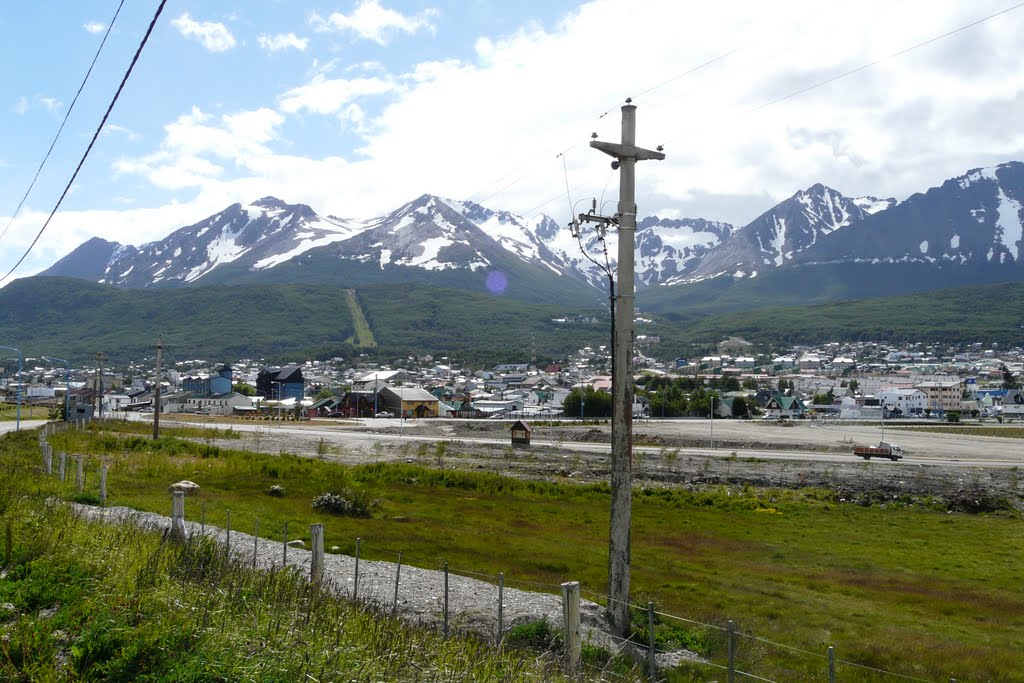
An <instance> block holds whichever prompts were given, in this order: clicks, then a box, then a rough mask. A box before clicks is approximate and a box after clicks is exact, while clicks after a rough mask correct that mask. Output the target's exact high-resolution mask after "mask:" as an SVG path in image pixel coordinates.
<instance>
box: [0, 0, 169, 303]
mask: <svg viewBox="0 0 1024 683" xmlns="http://www.w3.org/2000/svg"><path fill="white" fill-rule="evenodd" d="M166 4H167V0H160V6H159V7H157V8H156V13H155V14H154V15H153V19H152V21H150V22H149V27H148V28H147V29H146V35H144V36H143V37H142V42H141V43H139V48H138V49H137V50H136V51H135V55H134V56H133V57H132V61H131V64H129V65H128V70H127V71H125V73H124V78H122V79H121V84H120V85H118V86H117V92H115V93H114V98H113V99H112V100H110V105H109V106H108V107H107V111H106V113H104V114H103V119H102V120H101V121H100V125H99V126H98V127H97V128H96V132H95V133H93V135H92V140H90V141H89V146H88V147H86V148H85V153H84V154H82V158H81V160H80V161H79V162H78V166H77V167H75V172H74V173H72V174H71V180H69V181H68V184H67V185H66V186H65V187H64V191H63V192H61V193H60V198H59V199H58V200H57V203H56V204H55V205H54V207H53V210H52V211H51V212H50V215H49V216H47V218H46V222H45V223H43V227H41V228H39V232H38V233H36V236H35V239H33V240H32V244H30V245H28V249H26V250H25V253H24V254H22V255H21V258H20V259H18V262H17V263H15V264H14V267H12V268H11V269H10V270H8V271H7V272H6V273H5V274H4V276H3V277H0V283H3V281H4V280H6V279H7V278H9V277H10V276H11V274H12V273H14V271H15V270H17V269H18V266H20V265H21V264H22V263H23V262H24V261H25V259H26V258H28V255H29V254H30V253H31V252H32V249H33V248H34V247H35V246H36V243H37V242H38V241H39V238H40V237H42V236H43V232H45V231H46V228H47V227H48V226H49V225H50V221H51V220H53V216H54V214H56V213H57V209H59V208H60V205H61V203H63V202H64V197H66V196H67V194H68V192H69V191H70V190H71V185H72V184H74V182H75V178H77V177H78V172H79V171H81V170H82V166H83V165H84V164H85V160H86V159H87V158H88V157H89V152H91V151H92V146H93V145H94V144H96V138H98V137H99V136H100V132H102V130H103V126H104V125H106V123H107V118H109V117H110V112H111V111H113V109H114V105H115V104H117V99H118V98H119V97H120V96H121V91H122V90H124V86H125V83H127V82H128V77H129V76H131V75H132V70H133V69H134V68H135V64H136V63H137V62H138V61H139V56H140V55H141V54H142V49H143V48H144V47H146V43H147V42H148V41H149V36H150V35H151V34H152V33H153V28H154V27H155V26H156V22H157V19H159V18H160V14H161V13H162V12H163V11H164V5H166Z"/></svg>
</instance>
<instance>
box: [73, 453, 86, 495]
mask: <svg viewBox="0 0 1024 683" xmlns="http://www.w3.org/2000/svg"><path fill="white" fill-rule="evenodd" d="M84 488H85V477H84V476H83V472H82V456H80V455H76V456H75V491H77V492H78V493H81V492H82V490H83V489H84Z"/></svg>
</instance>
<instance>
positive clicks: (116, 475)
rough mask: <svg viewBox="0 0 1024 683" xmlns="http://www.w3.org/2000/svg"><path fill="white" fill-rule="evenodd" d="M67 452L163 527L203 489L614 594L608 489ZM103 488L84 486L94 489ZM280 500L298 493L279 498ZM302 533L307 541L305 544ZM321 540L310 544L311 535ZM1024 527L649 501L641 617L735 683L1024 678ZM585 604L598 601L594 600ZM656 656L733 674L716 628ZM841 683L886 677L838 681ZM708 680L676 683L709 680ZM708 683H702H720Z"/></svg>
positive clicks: (204, 504) (409, 469) (401, 544)
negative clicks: (350, 502) (730, 638)
mask: <svg viewBox="0 0 1024 683" xmlns="http://www.w3.org/2000/svg"><path fill="white" fill-rule="evenodd" d="M51 443H53V445H54V447H55V449H57V450H66V451H68V452H82V453H90V454H91V456H90V457H91V459H90V468H91V471H95V469H96V468H97V467H98V464H99V461H100V459H101V458H102V459H103V460H104V461H105V462H108V463H109V464H110V465H111V469H110V479H109V481H110V483H109V490H110V503H111V504H118V505H129V506H132V507H136V508H139V509H144V510H153V511H157V512H163V513H165V514H167V513H168V511H169V509H170V497H169V494H167V493H166V487H167V485H168V484H169V483H171V482H173V481H176V480H178V479H182V478H188V479H191V480H193V481H196V482H198V483H199V484H200V485H201V486H202V487H203V489H202V491H201V493H200V494H199V496H198V497H196V498H194V499H193V498H190V499H189V501H188V504H187V509H186V515H187V516H188V517H189V518H191V519H198V518H199V516H200V510H203V509H205V519H206V521H207V523H208V524H213V525H218V526H223V524H224V523H225V521H226V513H227V511H228V510H230V511H231V520H232V527H233V528H235V529H237V530H241V531H251V530H252V528H253V527H254V525H255V521H256V518H257V517H258V518H259V524H260V529H261V532H262V535H264V536H268V537H279V536H280V534H281V532H282V530H283V525H284V523H285V522H286V521H287V522H288V523H289V528H290V530H291V531H292V533H291V536H293V537H296V536H297V537H303V536H304V535H308V525H309V524H311V523H313V522H323V523H324V525H325V545H326V546H327V547H330V546H332V545H337V546H339V547H340V549H341V552H343V553H349V554H351V552H352V551H353V550H354V546H355V539H356V537H360V538H361V539H362V543H363V546H362V555H363V557H368V558H370V559H383V560H394V554H393V553H392V552H391V551H399V550H400V551H403V558H404V561H405V562H407V563H412V564H416V565H419V566H423V567H428V568H437V567H439V566H440V565H441V563H442V562H443V561H445V560H447V561H449V563H450V565H451V567H452V568H453V570H456V571H472V572H481V573H485V574H489V575H492V576H496V575H497V573H498V572H504V574H505V576H506V582H507V584H508V585H512V586H515V585H517V583H519V584H520V585H531V586H532V585H533V584H540V585H542V586H544V587H546V588H547V589H548V590H550V591H551V592H555V591H557V587H558V584H559V583H560V582H562V581H566V580H578V581H580V582H581V583H582V585H583V588H584V591H585V593H584V596H585V597H590V598H594V597H596V595H599V594H600V593H602V591H603V590H604V583H605V571H606V570H605V567H606V562H607V557H606V550H607V541H606V539H607V528H608V493H607V487H606V486H604V485H579V484H573V483H568V482H566V483H558V482H536V481H522V480H519V479H513V478H510V477H501V476H498V475H495V474H483V473H466V472H459V471H457V470H455V469H453V466H457V463H458V454H457V452H455V451H453V450H451V447H450V446H444V445H442V446H439V447H437V448H426V447H421V448H420V449H419V450H418V451H411V452H410V457H412V459H413V460H414V461H415V462H414V464H398V465H369V466H361V467H355V468H343V467H341V466H338V465H334V464H332V463H329V462H325V461H322V460H318V459H313V458H303V457H298V456H294V455H288V454H281V455H279V456H267V455H257V454H252V453H246V452H241V451H226V450H221V449H218V448H216V447H215V446H211V445H209V444H204V443H191V442H186V441H181V440H179V439H175V438H170V437H168V438H162V439H160V441H158V442H155V444H154V442H152V441H148V440H145V439H140V438H138V437H133V436H130V435H126V434H110V433H93V432H68V433H65V434H58V435H55V436H53V437H51ZM94 480H95V477H93V481H90V483H89V486H90V490H93V491H94V490H95V481H94ZM271 485H278V486H282V487H284V489H285V495H284V497H281V498H277V497H273V496H271V495H268V493H267V492H268V490H269V488H270V486H271ZM332 488H333V489H336V490H342V489H346V488H349V489H357V490H360V491H362V492H364V493H365V494H366V495H367V496H369V497H371V498H373V499H376V500H378V501H379V507H378V508H377V510H376V512H375V514H374V515H373V517H372V518H371V519H353V518H346V517H334V516H330V515H325V514H323V513H317V512H315V511H314V510H313V509H312V507H311V501H312V498H313V497H314V496H316V495H318V494H320V493H323V492H324V491H326V490H328V489H332ZM298 530H306V531H305V534H303V533H298ZM306 540H308V538H307V539H306ZM1022 542H1024V522H1022V520H1021V519H1020V518H1019V516H1017V515H1016V514H1011V513H1004V514H1000V515H966V514H959V513H947V512H945V511H942V510H936V509H933V508H931V507H929V506H927V505H913V504H908V503H907V502H906V501H903V500H896V501H892V502H891V503H887V504H885V505H875V506H872V507H861V506H856V505H852V504H849V503H842V502H839V501H837V500H836V498H835V495H834V494H833V493H832V492H830V491H826V490H812V489H803V490H799V491H792V490H775V489H754V488H744V487H730V488H724V487H723V488H715V489H711V490H706V491H692V492H691V491H685V490H679V489H676V490H667V489H659V490H649V491H645V490H638V491H637V492H636V494H635V496H634V508H633V572H632V586H633V589H632V596H633V602H634V603H636V604H638V605H645V604H646V602H647V601H648V600H650V601H653V602H654V603H655V606H656V609H657V610H658V611H659V612H662V613H665V614H670V615H675V616H680V617H684V618H685V619H690V620H695V621H698V622H702V623H705V624H710V625H711V626H712V627H720V626H723V625H724V624H725V622H726V620H728V619H732V620H734V621H735V622H736V626H737V630H738V631H740V632H742V633H744V634H751V635H753V636H756V637H757V638H759V639H763V640H753V639H750V638H746V637H744V638H741V639H740V640H739V643H738V653H737V657H738V659H737V661H738V664H739V666H740V668H741V669H742V670H744V671H747V672H752V673H754V674H756V675H758V676H762V677H765V678H768V679H770V680H778V681H790V680H806V679H808V678H809V677H812V676H822V675H823V674H824V671H825V668H824V667H825V664H824V660H823V659H821V658H819V657H815V656H810V655H806V654H801V653H799V652H796V651H793V650H789V649H785V648H780V647H776V646H774V645H770V644H768V643H766V642H764V641H765V640H766V641H774V642H775V643H781V644H783V645H786V646H789V647H791V648H797V649H799V650H803V651H807V652H810V653H814V654H816V655H818V654H820V655H824V653H825V649H826V648H827V646H829V645H833V646H835V648H836V652H837V657H838V658H840V659H842V660H847V661H851V662H855V663H857V664H860V665H863V666H865V667H874V668H878V669H884V670H887V671H892V672H896V673H898V674H901V675H903V676H911V677H915V678H918V679H922V680H935V681H947V680H949V678H950V677H955V678H956V679H957V680H960V681H970V680H985V681H1014V680H1024V679H1022V678H1021V676H1022V674H1021V671H1022V669H1024V655H1022V654H1021V648H1020V647H1019V632H1020V628H1021V627H1022V626H1024V591H1022V589H1021V587H1020V570H1019V564H1020V548H1021V547H1022ZM587 591H589V592H587ZM662 622H663V623H662V624H661V625H660V626H659V639H660V641H659V642H663V643H665V644H666V646H667V645H670V644H672V643H676V644H686V645H688V646H690V647H693V648H695V649H697V650H698V651H700V652H701V654H703V655H705V656H707V657H709V658H711V659H713V660H714V661H717V662H721V661H722V658H723V657H724V639H723V637H722V636H721V633H720V632H719V631H718V630H717V629H716V628H708V627H706V626H694V625H692V624H687V623H685V622H674V621H673V620H672V619H667V618H666V619H663V620H662ZM839 672H840V680H844V681H876V680H877V681H885V680H892V678H891V677H889V676H885V675H875V674H872V673H871V672H870V671H868V670H867V669H862V668H856V667H851V666H849V665H840V667H839ZM717 675H718V672H716V671H715V670H708V669H707V668H706V667H701V666H696V665H694V666H691V667H690V668H684V669H681V670H679V671H677V672H675V674H674V675H673V677H672V678H671V680H713V679H715V678H716V677H717ZM709 676H710V677H711V678H708V677H709Z"/></svg>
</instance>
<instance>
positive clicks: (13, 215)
mask: <svg viewBox="0 0 1024 683" xmlns="http://www.w3.org/2000/svg"><path fill="white" fill-rule="evenodd" d="M122 7H124V0H121V2H120V4H118V6H117V11H116V12H114V18H113V19H111V20H110V25H109V26H107V31H106V33H104V34H103V40H101V41H100V46H99V47H98V48H96V54H95V55H93V58H92V63H90V64H89V69H88V70H87V71H86V72H85V78H83V79H82V84H81V85H80V86H78V92H76V93H75V98H74V99H73V100H71V104H70V105H69V106H68V110H67V111H66V112H65V113H64V120H63V121H61V122H60V127H59V128H57V134H56V135H54V136H53V142H51V143H50V149H48V150H46V156H44V157H43V160H42V161H41V162H39V168H37V169H36V174H35V175H34V176H33V177H32V182H31V183H29V184H28V189H27V190H25V195H24V196H23V197H22V198H21V201H20V202H18V206H17V208H15V209H14V213H12V214H11V219H10V220H9V221H7V225H6V226H4V229H3V232H0V239H3V237H4V235H6V234H7V231H8V230H9V229H10V227H11V224H12V223H14V219H15V218H17V217H18V213H20V212H21V207H22V206H24V204H25V201H26V200H27V199H28V195H29V193H30V192H32V188H33V187H35V185H36V181H37V180H39V174H40V173H42V171H43V166H45V165H46V162H47V160H48V159H49V158H50V154H51V153H52V152H53V148H54V146H56V144H57V140H58V139H60V134H61V132H62V131H63V130H64V124H66V123H67V122H68V117H69V116H71V110H72V109H74V108H75V103H76V102H78V96H79V95H81V94H82V90H83V89H84V88H85V84H86V83H88V82H89V75H90V74H92V68H93V67H94V66H96V60H98V59H99V58H100V52H102V51H103V46H104V45H106V43H107V37H108V36H109V35H110V31H111V30H112V29H113V28H114V22H116V21H117V17H118V15H119V14H121V8H122Z"/></svg>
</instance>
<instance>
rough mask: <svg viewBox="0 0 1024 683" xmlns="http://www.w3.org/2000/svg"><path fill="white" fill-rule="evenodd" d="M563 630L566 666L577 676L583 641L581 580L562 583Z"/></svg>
mask: <svg viewBox="0 0 1024 683" xmlns="http://www.w3.org/2000/svg"><path fill="white" fill-rule="evenodd" d="M562 632H563V633H564V634H565V668H566V671H568V673H569V675H570V676H575V675H576V671H577V670H578V669H579V666H580V654H581V653H582V651H583V643H582V640H581V639H580V582H579V581H567V582H565V583H563V584H562Z"/></svg>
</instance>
